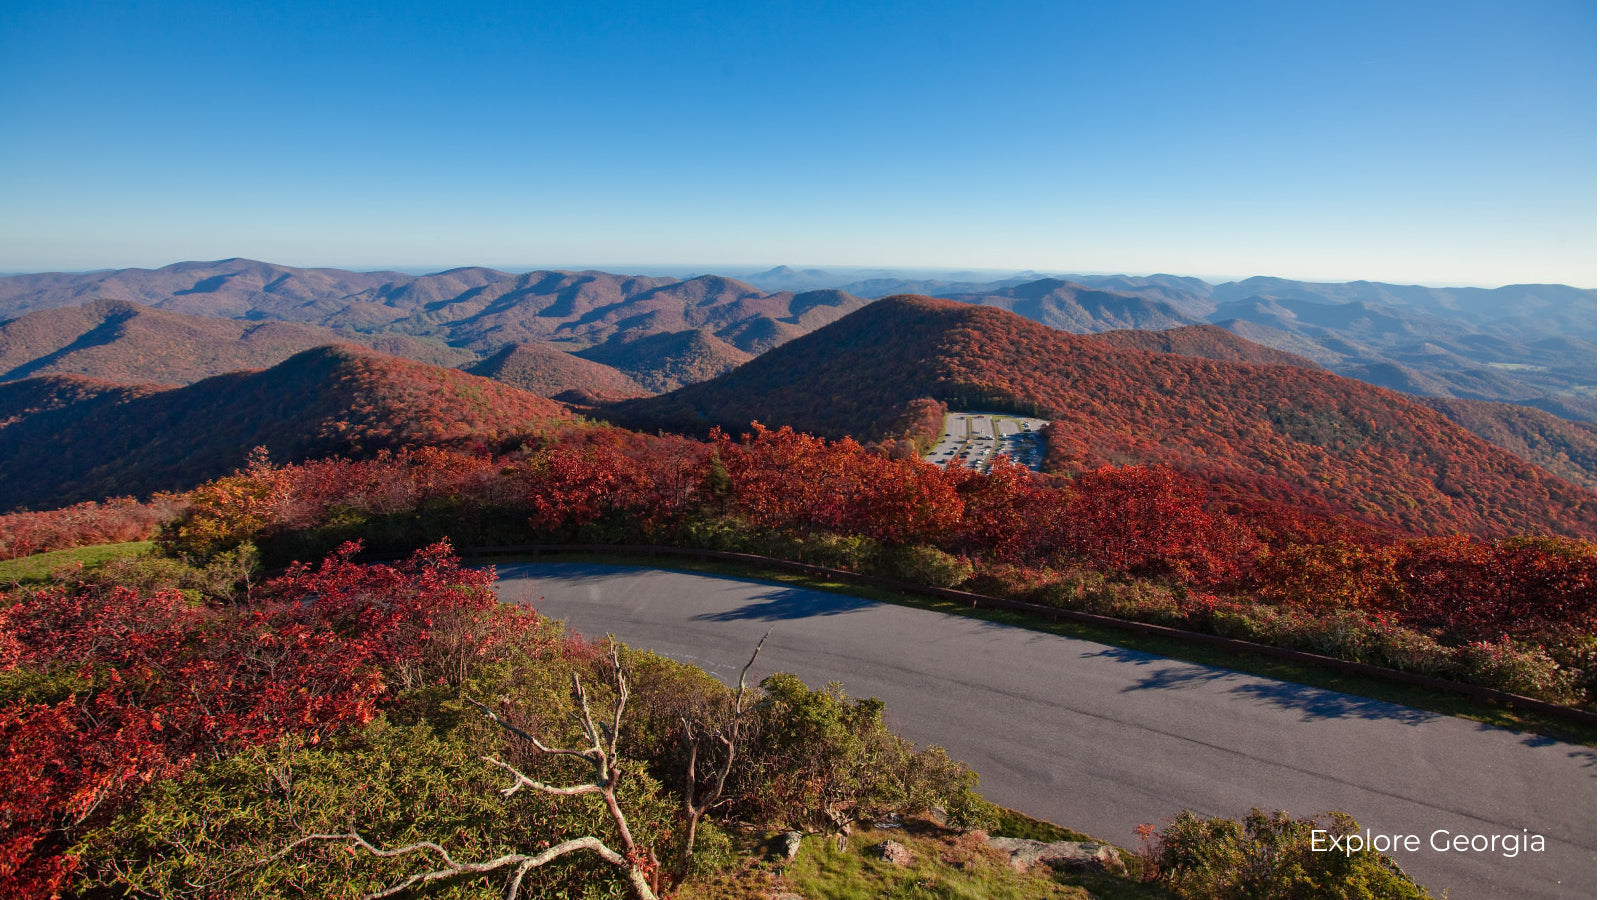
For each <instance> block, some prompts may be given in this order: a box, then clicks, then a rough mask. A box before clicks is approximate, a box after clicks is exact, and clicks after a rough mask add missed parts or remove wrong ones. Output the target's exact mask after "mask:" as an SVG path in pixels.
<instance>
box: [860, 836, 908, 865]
mask: <svg viewBox="0 0 1600 900" xmlns="http://www.w3.org/2000/svg"><path fill="white" fill-rule="evenodd" d="M867 855H868V856H870V857H872V858H873V859H881V860H883V861H884V862H889V863H894V864H895V865H897V866H909V865H911V848H910V847H907V846H906V845H905V844H902V843H900V842H899V841H884V842H883V843H881V844H873V845H872V846H871V847H868V848H867Z"/></svg>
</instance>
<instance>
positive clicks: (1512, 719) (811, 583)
mask: <svg viewBox="0 0 1600 900" xmlns="http://www.w3.org/2000/svg"><path fill="white" fill-rule="evenodd" d="M483 561H484V562H494V561H502V562H586V563H598V564H602V565H618V566H636V567H637V566H648V567H651V568H658V569H674V570H679V571H685V572H700V573H704V574H708V575H726V576H729V577H734V578H755V579H760V580H762V581H773V582H778V583H780V584H784V585H789V586H793V587H804V588H811V589H813V590H819V591H828V592H831V593H836V594H849V595H851V596H853V597H864V598H866V599H868V600H878V601H880V602H883V603H893V604H896V605H899V606H910V607H914V608H917V609H928V610H933V611H935V612H942V613H947V614H950V615H958V616H967V617H969V618H974V619H981V620H983V621H986V622H995V623H999V624H1004V625H1013V626H1016V627H1018V628H1027V629H1030V630H1033V631H1042V632H1046V633H1049V634H1059V635H1062V636H1064V637H1073V638H1079V639H1081V640H1086V641H1093V642H1095V643H1098V644H1107V645H1110V646H1113V647H1123V648H1126V649H1129V650H1138V651H1141V652H1144V653H1152V654H1155V655H1157V656H1164V657H1168V658H1170V659H1179V660H1184V661H1186V662H1194V663H1200V664H1201V665H1207V666H1215V667H1217V668H1220V669H1230V670H1232V671H1235V672H1243V673H1245V674H1249V675H1259V676H1261V677H1263V678H1272V679H1275V680H1278V681H1287V682H1292V683H1294V684H1303V685H1307V686H1309V687H1318V688H1326V689H1327V690H1332V691H1339V692H1341V693H1345V694H1354V695H1356V696H1358V697H1368V698H1371V699H1374V700H1383V701H1387V702H1389V703H1397V704H1399V705H1401V706H1409V707H1412V708H1414V709H1421V710H1426V711H1428V712H1434V713H1439V714H1441V715H1447V716H1456V717H1458V718H1463V719H1470V720H1472V721H1474V722H1482V723H1484V724H1487V725H1493V726H1496V727H1499V728H1506V729H1509V730H1512V731H1520V732H1527V733H1531V734H1539V735H1544V736H1546V737H1552V738H1555V739H1557V740H1562V741H1568V742H1570V743H1575V744H1582V745H1585V746H1589V747H1593V746H1595V745H1596V743H1595V726H1594V725H1580V724H1578V723H1575V722H1572V721H1569V720H1566V719H1561V718H1557V717H1555V716H1550V715H1546V714H1543V713H1538V712H1530V711H1526V710H1517V709H1511V708H1509V707H1506V706H1502V705H1499V704H1496V703H1488V702H1485V701H1482V700H1477V699H1474V698H1471V697H1467V696H1465V695H1462V694H1456V693H1452V692H1449V691H1439V690H1434V689H1432V688H1428V687H1423V686H1421V685H1412V684H1403V683H1398V682H1392V681H1387V680H1385V679H1382V678H1376V677H1373V676H1370V675H1355V674H1346V673H1342V672H1336V671H1332V670H1330V669H1326V668H1323V667H1322V666H1316V665H1309V664H1306V663H1301V662H1296V661H1294V660H1287V659H1279V658H1276V657H1271V656H1265V655H1258V654H1254V653H1238V652H1235V651H1233V650H1228V649H1224V648H1221V647H1211V646H1207V645H1204V644H1191V643H1189V642H1187V641H1183V640H1179V639H1176V638H1169V637H1162V636H1152V635H1142V634H1136V633H1133V632H1130V631H1124V630H1122V629H1119V628H1111V627H1106V626H1101V625H1090V624H1083V623H1078V622H1051V621H1046V620H1044V619H1042V618H1041V617H1039V616H1036V615H1032V614H1029V613H1022V612H1014V611H1011V610H998V609H973V608H972V607H969V606H965V605H963V604H960V603H952V602H950V601H947V600H937V599H934V598H932V597H924V596H920V595H916V594H903V593H899V592H897V591H890V590H886V589H884V588H879V587H875V586H872V585H865V584H858V583H855V582H850V581H844V580H831V579H826V578H819V577H814V576H809V575H801V574H797V573H793V572H784V571H776V570H772V569H766V568H762V567H760V566H754V565H747V564H744V563H739V562H734V561H729V560H706V561H700V560H694V559H689V558H685V557H681V556H645V555H640V554H627V553H544V554H527V555H519V556H506V557H495V558H489V557H485V558H483Z"/></svg>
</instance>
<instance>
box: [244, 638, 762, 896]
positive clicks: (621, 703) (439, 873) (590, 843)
mask: <svg viewBox="0 0 1600 900" xmlns="http://www.w3.org/2000/svg"><path fill="white" fill-rule="evenodd" d="M758 649H759V648H758ZM610 650H611V676H612V678H613V680H614V681H615V683H616V687H617V702H616V707H615V709H614V710H613V711H612V715H611V718H610V721H609V722H605V723H603V724H599V725H597V724H596V723H595V717H594V712H593V710H592V709H591V708H590V705H589V695H588V693H587V692H586V691H585V690H584V688H583V680H582V679H581V678H579V677H578V674H577V673H576V672H574V673H573V675H572V696H573V699H574V700H576V701H577V704H578V713H579V714H578V716H577V719H578V725H579V728H580V729H581V730H582V732H583V736H584V739H585V740H586V741H587V746H584V747H577V748H571V747H550V746H547V745H546V744H545V743H544V742H543V741H541V740H540V739H539V738H538V736H536V735H534V734H532V733H530V732H528V731H525V730H523V729H521V728H518V727H517V726H515V725H512V724H511V723H510V722H507V721H506V720H505V719H504V718H503V717H501V716H499V715H497V714H496V713H495V712H494V711H493V710H492V709H490V708H489V707H487V706H485V705H484V704H482V703H478V702H477V701H475V700H474V701H472V702H473V703H474V705H476V706H477V707H478V708H479V709H481V710H483V711H484V712H485V713H486V714H487V715H488V716H489V718H490V719H491V720H493V721H494V722H495V723H496V724H498V725H500V726H501V727H502V728H504V729H506V730H507V731H508V732H510V733H511V734H513V735H515V736H517V737H519V738H522V739H524V740H526V741H528V742H529V743H531V744H532V745H533V746H534V748H535V749H537V750H538V751H539V752H540V753H542V754H545V755H549V756H571V757H575V758H578V759H582V760H585V761H587V762H588V763H589V764H590V765H591V766H593V767H594V774H593V776H592V777H591V779H590V780H589V781H586V782H581V783H579V784H575V785H567V786H557V785H550V784H545V783H544V782H541V781H537V780H535V779H532V778H529V777H528V776H527V775H525V774H523V773H522V772H521V771H519V770H518V769H517V768H516V767H515V766H512V765H509V764H507V763H505V762H502V761H500V760H498V759H496V758H494V757H493V756H484V757H481V758H482V759H483V761H484V762H486V763H488V764H489V765H491V766H496V767H498V768H501V769H504V770H505V771H506V772H507V773H508V774H510V775H511V777H512V782H511V785H510V786H509V787H506V788H503V789H502V790H501V791H500V795H501V796H502V797H505V798H506V799H508V800H509V799H510V798H511V797H512V796H514V795H515V794H516V793H517V792H518V791H520V790H523V789H524V788H526V789H528V790H531V791H537V792H539V793H542V794H549V795H551V796H556V797H572V796H577V795H580V794H594V793H598V794H599V795H600V796H601V798H602V799H604V800H605V804H606V812H607V813H608V814H609V815H610V817H611V823H612V825H614V826H615V827H616V831H617V840H618V843H619V844H620V845H621V852H620V853H619V852H618V851H616V850H613V849H611V848H610V847H608V846H607V845H606V844H605V842H603V841H601V840H600V839H599V838H597V837H594V836H593V835H586V836H584V837H579V838H573V839H572V840H569V841H563V842H561V843H559V844H556V845H555V846H553V847H550V848H549V849H547V850H543V851H541V852H539V853H537V854H527V853H507V854H505V855H504V856H500V857H498V858H496V859H491V860H486V861H483V862H475V863H461V862H457V861H456V860H455V859H453V858H452V857H451V856H450V854H449V852H448V851H446V850H445V849H444V848H443V847H441V846H439V845H438V844H435V843H433V842H431V841H422V842H419V843H415V844H410V845H408V846H405V847H400V848H397V849H394V850H385V849H383V848H381V847H377V846H375V845H373V844H371V843H369V842H368V841H367V840H366V839H365V838H363V837H362V836H361V835H360V834H358V833H356V832H355V831H354V830H351V831H348V832H345V833H342V834H310V835H306V836H305V837H302V838H300V839H299V840H298V841H295V842H294V843H292V844H290V845H289V846H287V847H285V848H283V849H282V850H280V851H278V852H277V853H275V854H273V855H272V856H270V857H267V858H265V859H263V860H261V861H260V862H261V863H262V864H265V863H268V862H272V861H273V860H276V859H280V858H282V857H283V856H285V855H286V854H288V853H290V852H292V851H293V850H295V849H296V848H298V847H301V846H304V845H306V844H310V843H313V842H317V841H350V842H351V843H352V844H353V845H354V846H355V847H359V848H360V849H362V850H365V851H366V852H367V853H370V854H372V855H373V856H379V857H386V858H388V857H398V856H407V855H410V854H412V853H432V854H434V855H436V856H438V858H439V860H440V864H439V865H438V866H437V867H436V868H434V869H431V870H429V871H427V872H419V873H417V874H415V875H412V876H411V877H409V878H407V879H405V880H404V881H401V882H398V883H396V884H394V885H391V886H389V887H387V888H384V889H383V890H381V891H378V892H377V893H372V894H367V895H365V900H379V898H383V897H392V896H394V895H396V894H399V893H401V892H403V891H405V890H407V889H409V888H412V887H416V886H418V885H422V884H427V883H430V882H434V881H439V880H441V879H446V878H454V877H456V876H460V875H483V874H488V873H490V872H497V871H501V870H505V869H511V877H510V878H509V880H508V881H507V882H506V889H505V897H506V900H517V896H518V894H519V893H520V892H521V890H522V880H523V878H524V876H526V875H527V874H528V872H529V870H531V869H535V868H538V867H539V866H542V865H545V864H546V863H549V862H552V861H554V860H556V859H559V858H561V857H563V856H566V855H567V854H570V853H576V852H578V851H580V850H587V851H590V852H592V853H594V854H595V855H597V856H599V857H600V858H601V859H603V860H605V861H606V862H607V863H610V864H611V865H613V866H616V867H617V868H619V869H622V870H623V871H624V872H625V873H626V875H627V878H628V883H629V885H630V886H631V887H632V888H633V893H634V896H635V897H637V898H638V900H657V897H656V892H655V889H654V887H653V886H652V883H651V876H652V874H653V872H652V871H651V870H652V869H653V868H654V867H653V863H652V860H653V854H650V853H648V852H646V853H641V852H640V850H639V847H638V846H637V845H636V844H635V843H634V839H633V832H632V831H631V830H630V829H629V828H628V818H627V816H626V814H624V813H623V811H622V807H621V805H620V804H618V802H617V783H618V781H620V780H621V777H622V764H621V761H620V760H619V759H618V757H617V736H618V734H619V732H621V730H622V712H623V709H624V707H625V706H626V705H627V702H628V679H627V675H626V673H624V672H623V671H622V661H621V659H620V657H619V656H618V654H617V643H616V641H615V640H612V641H611V642H610ZM752 660H753V657H752Z"/></svg>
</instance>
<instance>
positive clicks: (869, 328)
mask: <svg viewBox="0 0 1600 900" xmlns="http://www.w3.org/2000/svg"><path fill="white" fill-rule="evenodd" d="M929 401H933V402H938V403H944V404H947V405H948V406H950V407H951V408H961V409H985V408H991V407H993V408H999V409H1007V410H1014V411H1017V412H1022V413H1026V414H1029V415H1039V416H1044V417H1048V418H1050V419H1052V420H1053V422H1054V424H1053V426H1052V427H1051V429H1050V433H1049V458H1048V461H1047V468H1048V469H1049V470H1051V471H1055V472H1060V473H1068V474H1070V473H1076V472H1082V471H1085V470H1089V469H1093V468H1096V467H1099V466H1102V465H1107V464H1110V465H1125V464H1164V465H1170V466H1172V467H1173V468H1174V469H1176V470H1178V471H1182V472H1184V473H1186V474H1188V475H1190V476H1191V477H1195V478H1198V479H1200V480H1201V481H1203V482H1205V483H1206V484H1207V485H1209V486H1210V488H1211V489H1212V490H1214V491H1217V492H1218V493H1219V494H1222V495H1228V496H1232V497H1234V498H1236V499H1237V500H1239V501H1240V502H1258V501H1261V500H1266V501H1273V502H1283V503H1287V504H1291V505H1304V506H1309V507H1311V508H1321V509H1325V510H1327V511H1333V512H1344V513H1348V514H1351V515H1355V516H1358V517H1360V518H1362V519H1365V520H1367V521H1369V522H1373V523H1381V524H1384V525H1388V526H1391V527H1396V528H1400V529H1403V530H1405V531H1409V532H1413V533H1419V534H1448V533H1451V532H1455V531H1464V532H1467V533H1472V534H1480V535H1486V536H1495V535H1504V534H1511V533H1516V532H1523V531H1532V532H1543V533H1557V534H1567V535H1588V534H1592V533H1593V529H1594V521H1595V500H1594V497H1593V495H1592V494H1590V493H1589V492H1587V491H1584V490H1582V489H1580V488H1578V487H1577V486H1575V485H1573V484H1572V483H1570V482H1567V481H1565V480H1563V479H1560V478H1557V477H1555V476H1553V475H1551V474H1549V473H1548V472H1545V471H1544V470H1542V469H1539V468H1537V467H1535V466H1533V465H1530V464H1528V463H1527V462H1525V461H1523V460H1521V459H1519V458H1517V457H1515V456H1513V455H1512V454H1510V453H1508V452H1505V451H1503V450H1500V449H1498V448H1496V447H1493V446H1491V445H1489V444H1488V443H1486V442H1484V441H1483V440H1481V439H1479V438H1476V437H1474V436H1473V435H1471V434H1469V433H1467V432H1466V431H1464V430H1462V429H1461V428H1459V427H1457V426H1456V425H1455V424H1453V423H1452V422H1450V421H1449V420H1448V419H1446V418H1445V417H1444V416H1442V415H1440V414H1439V413H1437V412H1435V411H1433V410H1431V409H1428V408H1426V407H1424V406H1421V405H1419V404H1417V403H1415V402H1412V401H1410V400H1408V399H1406V398H1404V397H1402V396H1400V395H1398V394H1395V393H1392V392H1389V391H1385V390H1382V389H1379V388H1374V387H1372V386H1370V385H1367V384H1364V383H1361V382H1357V381H1353V380H1350V379H1346V378H1341V377H1338V376H1334V375H1331V374H1328V373H1323V372H1318V371H1314V370H1309V369H1305V368H1301V367H1295V366H1268V365H1255V364H1249V363H1238V362H1226V361H1218V360H1209V359H1196V358H1190V357H1184V356H1178V355H1173V354H1166V353H1159V354H1158V353H1147V352H1144V351H1140V350H1135V349H1124V348H1119V347H1115V346H1108V344H1107V343H1106V342H1104V341H1101V340H1098V339H1095V338H1092V337H1085V336H1078V335H1071V334H1065V333H1062V332H1059V331H1054V330H1052V329H1049V328H1046V327H1044V326H1042V325H1039V324H1038V323H1035V322H1031V321H1029V320H1027V319H1023V318H1022V317H1020V316H1017V315H1014V314H1011V313H1007V312H1005V311H1003V310H999V309H994V308H990V307H982V306H970V305H965V304H958V303H954V302H951V301H944V300H934V299H930V298H926V297H913V296H901V297H891V298H886V299H884V300H881V301H879V302H878V303H875V304H873V305H872V306H870V307H867V308H866V309H863V310H861V311H859V312H856V313H854V314H852V315H850V316H847V317H846V318H844V319H841V320H840V321H838V322H835V323H833V324H832V325H829V326H827V327H825V328H822V329H820V330H818V331H817V332H814V333H813V334H811V335H808V336H806V337H804V338H801V339H798V340H795V341H792V342H790V343H788V344H785V345H783V346H781V347H778V348H776V349H775V350H773V351H772V352H769V353H767V354H764V355H763V356H761V357H760V358H758V359H757V360H755V361H753V362H752V363H750V364H748V365H745V366H743V367H741V368H739V369H737V370H735V371H733V372H730V373H729V374H727V375H724V376H721V377H719V378H717V379H714V380H712V381H709V382H706V383H703V384H699V385H693V386H690V387H687V388H684V389H682V390H679V391H676V392H674V393H672V394H667V395H663V396H661V397H656V398H649V399H643V400H635V401H627V402H624V403H619V404H615V405H613V406H612V407H610V408H609V413H608V414H609V415H611V416H612V417H613V419H614V421H616V422H618V423H619V424H623V425H626V426H628V427H635V428H645V429H655V428H672V429H677V430H680V431H683V432H685V433H689V434H704V433H705V432H706V431H707V430H708V429H710V428H711V427H713V426H719V427H722V428H724V429H726V430H730V431H734V432H738V431H742V430H746V429H748V427H749V423H750V422H752V421H761V422H763V423H766V424H770V425H773V426H777V425H792V426H794V427H795V428H797V429H801V430H804V431H808V432H812V433H816V434H821V435H827V436H830V437H844V436H846V435H850V436H854V437H856V438H857V439H860V440H875V439H880V438H885V437H899V436H901V435H900V434H897V431H904V430H905V428H906V425H905V423H906V422H907V421H910V420H909V419H908V417H909V416H911V414H912V412H913V410H914V409H915V406H914V404H917V403H919V402H921V403H926V402H929Z"/></svg>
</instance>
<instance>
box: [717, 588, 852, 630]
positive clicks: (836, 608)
mask: <svg viewBox="0 0 1600 900" xmlns="http://www.w3.org/2000/svg"><path fill="white" fill-rule="evenodd" d="M877 605H878V604H877V603H876V602H875V601H872V600H867V599H865V598H862V597H852V596H850V595H848V594H825V593H821V592H819V591H807V590H802V589H799V588H773V589H772V590H771V591H768V592H767V593H766V594H764V595H763V596H762V597H761V599H760V600H758V601H756V602H753V603H746V604H745V605H743V606H740V607H737V608H735V609H728V610H723V611H722V612H715V613H701V614H700V615H698V616H695V617H694V618H693V621H696V622H740V621H748V620H754V621H758V622H780V621H783V620H785V619H810V618H814V617H817V616H839V615H844V614H845V613H852V612H856V611H857V610H862V609H866V608H868V607H872V606H877Z"/></svg>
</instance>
